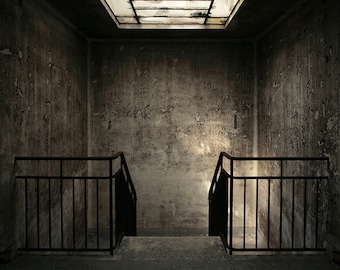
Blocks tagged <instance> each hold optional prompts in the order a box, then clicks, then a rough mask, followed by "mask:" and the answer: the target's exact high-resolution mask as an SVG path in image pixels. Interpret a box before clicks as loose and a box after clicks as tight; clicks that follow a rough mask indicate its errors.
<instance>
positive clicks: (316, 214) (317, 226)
mask: <svg viewBox="0 0 340 270" xmlns="http://www.w3.org/2000/svg"><path fill="white" fill-rule="evenodd" d="M319 199H320V198H319V178H317V179H316V202H315V248H318V234H319Z"/></svg>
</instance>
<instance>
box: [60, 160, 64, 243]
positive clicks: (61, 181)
mask: <svg viewBox="0 0 340 270" xmlns="http://www.w3.org/2000/svg"><path fill="white" fill-rule="evenodd" d="M59 173H60V237H61V249H63V248H64V220H63V215H64V214H63V160H62V159H60V172H59Z"/></svg>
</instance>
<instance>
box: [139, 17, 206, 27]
mask: <svg viewBox="0 0 340 270" xmlns="http://www.w3.org/2000/svg"><path fill="white" fill-rule="evenodd" d="M140 22H141V23H142V24H143V23H144V24H170V25H181V24H188V25H191V24H203V23H204V18H156V17H150V18H140Z"/></svg>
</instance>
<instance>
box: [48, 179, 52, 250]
mask: <svg viewBox="0 0 340 270" xmlns="http://www.w3.org/2000/svg"><path fill="white" fill-rule="evenodd" d="M48 242H49V249H51V248H52V222H51V177H49V178H48Z"/></svg>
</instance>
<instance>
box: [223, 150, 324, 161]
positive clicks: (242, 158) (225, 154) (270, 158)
mask: <svg viewBox="0 0 340 270" xmlns="http://www.w3.org/2000/svg"><path fill="white" fill-rule="evenodd" d="M220 156H224V157H226V158H228V159H230V160H249V161H250V160H272V161H273V160H277V161H279V160H285V161H286V160H304V161H306V160H327V161H329V157H280V156H279V157H235V156H231V155H229V154H228V153H226V152H221V153H220Z"/></svg>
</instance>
